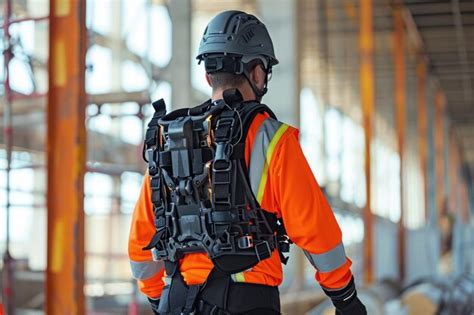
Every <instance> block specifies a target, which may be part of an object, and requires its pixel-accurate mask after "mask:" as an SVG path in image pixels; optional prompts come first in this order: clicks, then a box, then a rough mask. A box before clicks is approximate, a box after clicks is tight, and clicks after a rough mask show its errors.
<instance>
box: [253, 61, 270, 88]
mask: <svg viewBox="0 0 474 315" xmlns="http://www.w3.org/2000/svg"><path fill="white" fill-rule="evenodd" d="M266 75H267V74H266V73H265V71H264V70H263V68H262V65H260V64H258V65H257V66H255V67H254V68H253V69H252V71H251V72H250V78H251V80H252V82H254V83H255V85H256V86H257V88H258V89H260V90H261V89H263V88H264V86H265V76H266Z"/></svg>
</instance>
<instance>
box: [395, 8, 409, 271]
mask: <svg viewBox="0 0 474 315" xmlns="http://www.w3.org/2000/svg"><path fill="white" fill-rule="evenodd" d="M393 18H394V45H393V49H394V52H393V57H394V68H395V72H394V74H395V87H394V88H395V91H394V93H395V117H396V118H395V122H396V129H397V144H398V155H399V156H400V220H399V222H398V276H399V278H400V280H403V279H404V277H405V225H404V220H405V180H404V179H405V139H406V71H405V29H404V25H403V17H402V8H401V5H399V4H396V5H395V7H394V10H393Z"/></svg>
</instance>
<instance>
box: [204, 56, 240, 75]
mask: <svg viewBox="0 0 474 315" xmlns="http://www.w3.org/2000/svg"><path fill="white" fill-rule="evenodd" d="M204 66H205V68H206V72H207V73H213V72H218V71H221V72H229V73H234V74H241V73H242V72H243V71H244V67H243V64H242V59H241V57H237V56H232V57H231V56H220V57H210V58H206V59H205V62H204Z"/></svg>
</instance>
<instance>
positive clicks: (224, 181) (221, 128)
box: [212, 110, 235, 211]
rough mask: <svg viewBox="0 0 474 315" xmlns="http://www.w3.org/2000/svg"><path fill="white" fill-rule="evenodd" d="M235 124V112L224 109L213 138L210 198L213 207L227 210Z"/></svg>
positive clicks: (229, 203)
mask: <svg viewBox="0 0 474 315" xmlns="http://www.w3.org/2000/svg"><path fill="white" fill-rule="evenodd" d="M234 124H235V112H234V111H232V110H231V111H224V112H222V113H221V115H220V117H219V120H218V121H217V126H216V130H215V132H214V139H215V142H216V154H215V156H214V163H213V164H212V192H213V194H212V199H213V204H214V209H215V210H217V211H223V210H227V209H229V208H230V207H231V198H230V197H231V196H230V194H231V190H230V188H231V170H232V162H231V161H230V150H231V140H232V136H233V129H234Z"/></svg>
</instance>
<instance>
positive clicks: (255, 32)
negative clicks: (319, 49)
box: [196, 10, 278, 68]
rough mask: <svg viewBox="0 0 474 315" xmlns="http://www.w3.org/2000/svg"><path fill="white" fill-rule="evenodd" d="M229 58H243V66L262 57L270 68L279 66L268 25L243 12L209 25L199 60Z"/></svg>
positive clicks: (220, 17) (223, 14) (220, 16)
mask: <svg viewBox="0 0 474 315" xmlns="http://www.w3.org/2000/svg"><path fill="white" fill-rule="evenodd" d="M229 54H230V55H236V56H241V57H242V62H244V63H246V62H247V61H249V59H254V58H261V57H262V56H263V57H264V59H266V62H265V67H267V68H268V67H270V68H271V67H272V66H274V65H276V64H278V60H277V59H276V57H275V52H274V51H273V43H272V39H271V38H270V35H269V34H268V31H267V28H266V27H265V25H264V24H263V23H262V22H260V21H259V20H258V19H257V18H256V17H255V16H254V15H251V14H247V13H245V12H242V11H234V10H232V11H224V12H221V13H219V14H218V15H216V16H215V17H214V18H213V19H212V20H211V21H210V22H209V24H208V25H207V27H206V30H205V31H204V35H203V37H202V40H201V43H200V45H199V51H198V55H197V57H196V59H199V60H200V61H201V60H206V59H207V58H208V57H209V56H211V57H212V56H216V55H229Z"/></svg>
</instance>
